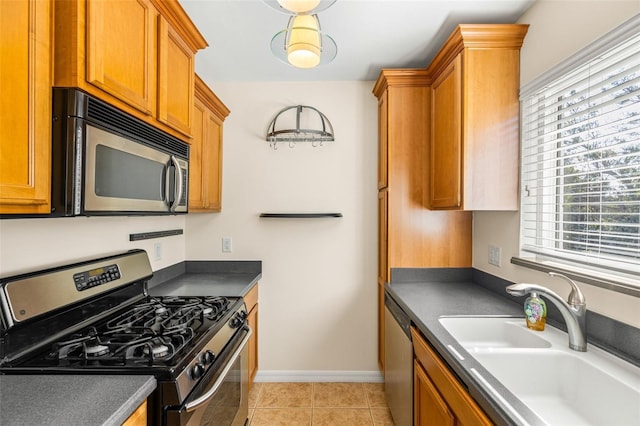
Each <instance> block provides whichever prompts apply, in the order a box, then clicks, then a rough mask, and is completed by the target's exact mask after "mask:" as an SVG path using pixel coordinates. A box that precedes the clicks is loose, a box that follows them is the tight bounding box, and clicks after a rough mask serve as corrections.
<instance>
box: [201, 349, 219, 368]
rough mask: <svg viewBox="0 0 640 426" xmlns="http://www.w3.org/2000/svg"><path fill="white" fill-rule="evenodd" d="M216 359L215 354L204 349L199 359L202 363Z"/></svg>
mask: <svg viewBox="0 0 640 426" xmlns="http://www.w3.org/2000/svg"><path fill="white" fill-rule="evenodd" d="M214 359H216V355H215V354H214V353H213V352H212V351H206V352H205V353H203V354H202V357H201V360H202V363H203V364H204V365H207V364H211V363H212V362H213V360H214Z"/></svg>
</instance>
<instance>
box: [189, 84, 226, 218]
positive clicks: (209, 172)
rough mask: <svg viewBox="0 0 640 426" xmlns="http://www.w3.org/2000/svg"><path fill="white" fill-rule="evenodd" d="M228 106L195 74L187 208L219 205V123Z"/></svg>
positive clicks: (213, 208) (214, 208)
mask: <svg viewBox="0 0 640 426" xmlns="http://www.w3.org/2000/svg"><path fill="white" fill-rule="evenodd" d="M228 115H229V109H228V108H227V107H226V106H225V105H224V104H223V103H222V101H220V99H218V97H217V96H216V95H215V94H214V93H213V92H212V91H211V89H209V87H207V85H206V84H205V83H204V82H203V81H202V80H201V79H200V77H198V76H196V77H195V101H194V109H193V139H192V140H191V151H190V155H189V156H190V158H189V211H190V212H219V211H221V209H222V125H223V122H224V119H225V118H226V117H227V116H228Z"/></svg>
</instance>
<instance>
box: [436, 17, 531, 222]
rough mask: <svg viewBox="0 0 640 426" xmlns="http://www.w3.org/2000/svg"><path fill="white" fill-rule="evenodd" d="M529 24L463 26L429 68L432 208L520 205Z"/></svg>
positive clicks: (512, 208)
mask: <svg viewBox="0 0 640 426" xmlns="http://www.w3.org/2000/svg"><path fill="white" fill-rule="evenodd" d="M527 30H528V25H515V24H514V25H507V24H501V25H486V24H485V25H459V26H458V28H457V29H456V30H455V31H454V32H453V34H452V35H451V36H450V37H449V39H448V40H447V42H446V43H445V45H444V46H443V48H442V49H441V50H440V52H439V53H438V54H437V56H436V57H435V59H434V60H433V62H432V63H431V65H429V67H428V68H427V73H428V75H429V76H430V77H431V78H432V80H433V83H432V86H431V116H430V121H431V149H430V175H429V182H430V203H429V207H430V208H432V209H463V210H517V209H518V163H519V157H518V154H519V118H520V117H519V102H518V90H519V87H520V47H521V46H522V42H523V40H524V36H525V35H526V33H527Z"/></svg>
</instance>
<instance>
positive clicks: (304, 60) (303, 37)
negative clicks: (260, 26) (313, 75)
mask: <svg viewBox="0 0 640 426" xmlns="http://www.w3.org/2000/svg"><path fill="white" fill-rule="evenodd" d="M271 51H272V52H273V54H274V55H275V56H276V57H277V58H278V59H280V60H282V61H283V62H285V63H288V64H291V65H293V66H294V67H297V68H307V69H308V68H314V67H316V66H318V65H324V64H328V63H329V62H331V61H332V60H333V59H334V58H335V57H336V55H337V53H338V47H337V46H336V42H335V41H333V39H332V38H331V37H329V36H328V35H326V34H323V33H322V29H321V27H320V21H319V20H318V15H293V16H291V17H290V18H289V23H288V24H287V28H286V29H284V30H282V31H280V32H279V33H277V34H276V35H275V36H273V39H271Z"/></svg>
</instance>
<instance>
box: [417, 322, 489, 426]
mask: <svg viewBox="0 0 640 426" xmlns="http://www.w3.org/2000/svg"><path fill="white" fill-rule="evenodd" d="M411 337H412V339H413V351H414V354H415V360H414V373H413V377H414V384H413V418H414V425H416V426H431V425H433V426H436V425H437V426H440V425H467V426H471V425H474V426H475V425H492V424H493V423H492V422H491V420H490V419H489V418H488V417H487V415H486V414H485V413H484V411H482V409H481V408H480V407H479V406H478V404H477V403H476V402H475V400H474V399H473V398H471V396H470V395H469V393H468V392H467V390H466V389H465V388H464V387H463V386H462V384H460V382H458V379H457V378H456V377H455V376H454V375H453V373H452V372H451V371H450V370H449V367H448V366H447V365H446V364H445V363H444V361H442V359H440V356H439V355H438V354H437V353H436V352H435V351H434V350H433V349H432V348H431V346H430V345H429V344H428V343H427V342H426V340H425V339H424V337H422V334H421V333H420V332H419V331H418V330H417V329H415V328H414V327H412V328H411Z"/></svg>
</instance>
